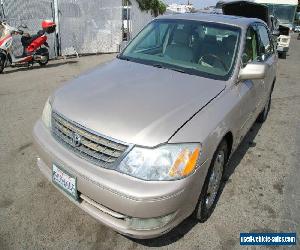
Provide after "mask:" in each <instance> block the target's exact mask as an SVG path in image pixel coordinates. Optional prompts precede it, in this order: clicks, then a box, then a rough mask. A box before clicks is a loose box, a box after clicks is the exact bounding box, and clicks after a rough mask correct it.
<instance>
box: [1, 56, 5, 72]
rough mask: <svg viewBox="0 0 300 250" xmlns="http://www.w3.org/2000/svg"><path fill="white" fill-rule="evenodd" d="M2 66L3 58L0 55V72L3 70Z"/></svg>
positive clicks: (3, 65) (3, 64)
mask: <svg viewBox="0 0 300 250" xmlns="http://www.w3.org/2000/svg"><path fill="white" fill-rule="evenodd" d="M4 68H5V60H4V58H3V57H1V55H0V74H1V73H2V72H3V70H4Z"/></svg>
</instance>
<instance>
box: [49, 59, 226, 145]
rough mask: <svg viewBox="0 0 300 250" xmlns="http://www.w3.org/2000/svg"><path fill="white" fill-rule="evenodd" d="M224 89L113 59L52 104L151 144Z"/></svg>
mask: <svg viewBox="0 0 300 250" xmlns="http://www.w3.org/2000/svg"><path fill="white" fill-rule="evenodd" d="M224 88H225V82H223V81H217V80H211V79H206V78H202V77H199V76H194V75H188V74H184V73H180V72H175V71H172V70H167V69H160V68H155V67H153V66H149V65H144V64H139V63H134V62H128V61H124V60H120V59H115V60H114V61H112V62H110V63H108V64H106V65H104V66H101V67H98V68H96V69H94V70H92V71H90V72H87V73H85V74H83V75H81V76H80V77H78V78H77V79H75V80H72V81H71V82H69V83H68V84H66V85H64V86H63V87H62V88H60V89H58V90H57V91H56V93H55V95H54V98H53V104H52V107H53V110H55V111H56V112H58V113H60V114H62V115H64V116H65V117H67V118H68V119H70V120H72V121H74V122H77V123H79V124H80V125H82V126H84V127H86V128H89V129H91V130H93V131H95V132H97V133H101V134H103V135H105V136H109V137H112V138H115V139H117V140H120V141H123V142H126V143H133V144H138V145H143V146H149V147H150V146H155V145H158V144H160V143H164V142H167V141H168V140H169V139H170V137H172V135H173V134H174V133H176V131H178V130H179V129H180V128H181V127H182V126H183V125H184V124H185V123H186V122H187V121H188V120H189V119H190V118H191V117H192V116H193V115H195V114H196V113H197V112H199V110H201V109H202V108H203V107H204V106H205V105H206V104H207V103H208V102H210V101H211V100H212V99H213V98H215V97H216V96H217V95H218V94H219V93H220V92H222V91H223V90H224ZM199 129H200V128H199Z"/></svg>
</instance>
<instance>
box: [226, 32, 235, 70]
mask: <svg viewBox="0 0 300 250" xmlns="http://www.w3.org/2000/svg"><path fill="white" fill-rule="evenodd" d="M236 39H237V37H236V36H234V35H229V36H228V37H225V38H223V41H222V48H223V51H222V52H223V53H222V58H223V61H224V62H225V64H226V65H227V68H229V67H230V66H231V65H230V64H231V61H232V56H233V53H234V50H235V45H236Z"/></svg>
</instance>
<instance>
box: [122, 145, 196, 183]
mask: <svg viewBox="0 0 300 250" xmlns="http://www.w3.org/2000/svg"><path fill="white" fill-rule="evenodd" d="M199 156H200V144H196V143H189V144H167V145H164V146H161V147H157V148H154V149H148V148H140V147H134V148H133V149H132V150H131V151H130V152H129V154H128V155H127V156H126V157H125V158H124V159H123V160H122V162H121V163H120V164H119V166H118V167H117V170H118V171H120V172H122V173H124V174H128V175H131V176H134V177H137V178H139V179H143V180H151V181H155V180H175V179H180V178H183V177H186V176H188V175H190V174H191V173H192V172H193V171H194V169H195V168H196V166H197V162H198V158H199Z"/></svg>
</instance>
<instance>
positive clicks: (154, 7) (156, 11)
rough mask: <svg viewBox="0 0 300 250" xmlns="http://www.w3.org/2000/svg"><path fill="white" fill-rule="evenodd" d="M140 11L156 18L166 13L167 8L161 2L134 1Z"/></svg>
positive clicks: (148, 0)
mask: <svg viewBox="0 0 300 250" xmlns="http://www.w3.org/2000/svg"><path fill="white" fill-rule="evenodd" d="M136 1H137V3H138V4H139V7H140V9H141V10H142V11H151V14H152V15H154V16H155V17H157V16H158V15H162V14H164V13H165V12H166V10H167V6H166V5H165V4H164V3H163V2H162V1H161V0H136Z"/></svg>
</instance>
